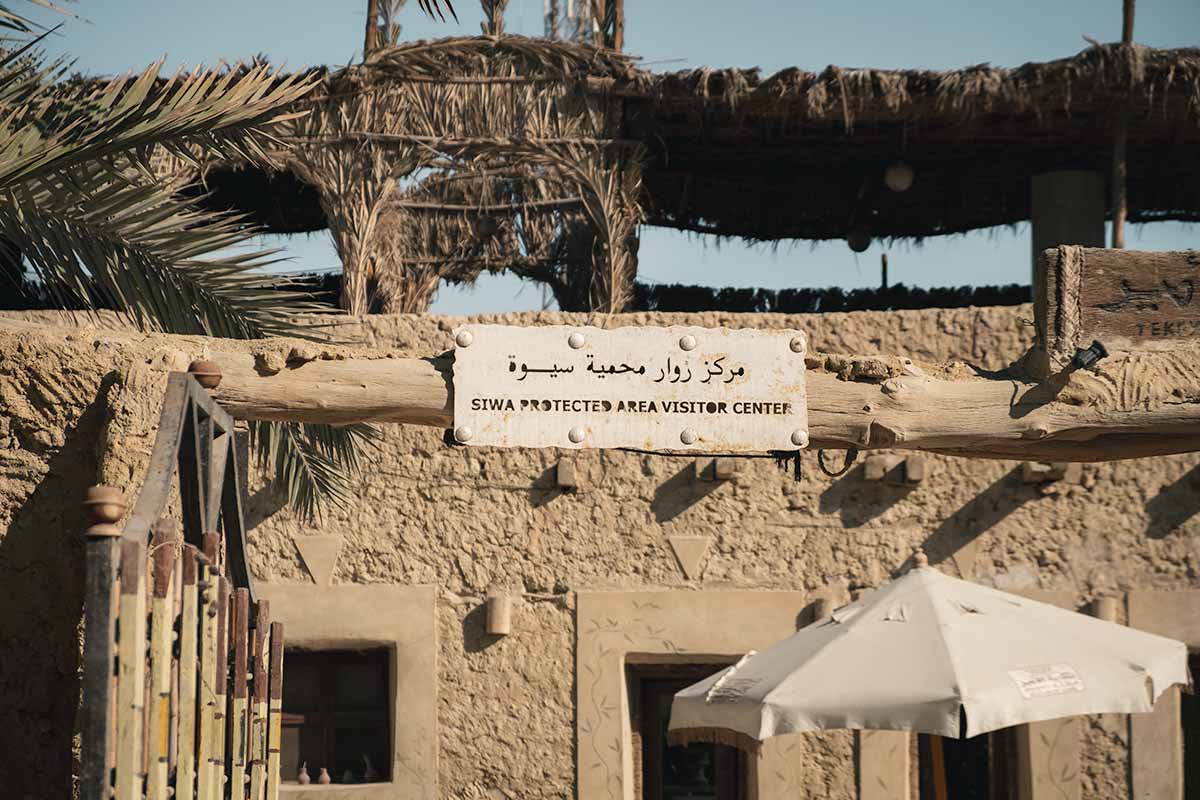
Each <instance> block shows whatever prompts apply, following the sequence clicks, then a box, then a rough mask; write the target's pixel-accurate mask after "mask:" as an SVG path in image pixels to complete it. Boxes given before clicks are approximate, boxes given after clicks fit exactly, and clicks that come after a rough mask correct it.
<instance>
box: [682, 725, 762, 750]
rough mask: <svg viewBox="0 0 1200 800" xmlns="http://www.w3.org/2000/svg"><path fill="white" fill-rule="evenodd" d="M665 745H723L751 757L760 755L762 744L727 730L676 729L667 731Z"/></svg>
mask: <svg viewBox="0 0 1200 800" xmlns="http://www.w3.org/2000/svg"><path fill="white" fill-rule="evenodd" d="M667 743H668V744H670V745H672V746H680V747H686V746H687V745H689V744H723V745H725V746H727V747H736V748H737V749H738V750H741V751H743V752H745V753H750V754H752V755H756V756H761V755H762V742H760V741H759V740H758V739H755V738H754V737H753V736H747V735H746V734H744V733H741V732H739V731H733V730H729V729H728V728H676V729H674V730H669V731H667Z"/></svg>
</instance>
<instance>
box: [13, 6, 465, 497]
mask: <svg viewBox="0 0 1200 800" xmlns="http://www.w3.org/2000/svg"><path fill="white" fill-rule="evenodd" d="M29 2H31V3H34V4H36V5H38V6H42V7H44V8H49V9H52V10H55V11H58V12H62V9H60V8H58V7H57V6H54V5H53V4H52V3H50V2H49V0H29ZM441 4H444V5H445V6H446V8H448V9H449V10H450V11H451V13H453V9H452V8H450V6H449V4H448V3H446V0H421V6H422V8H424V9H426V11H427V13H434V12H435V11H437V12H439V13H440V5H441ZM62 13H65V12H62ZM39 31H40V33H39ZM50 32H52V31H45V30H44V29H41V28H39V26H38V25H36V24H35V23H34V22H32V21H31V20H30V19H29V18H28V17H27V16H25V15H23V14H20V13H17V12H15V11H13V10H12V9H11V8H10V7H9V6H8V5H5V4H3V3H0V243H2V244H3V245H4V247H0V251H3V252H0V257H3V255H4V254H8V258H7V260H8V261H10V262H11V261H12V253H13V251H19V254H20V257H22V258H23V260H24V263H25V264H27V265H28V268H29V269H31V270H32V271H33V273H34V274H35V275H36V276H37V278H38V280H39V281H40V282H41V284H42V285H43V287H44V289H45V291H46V292H47V293H48V294H49V295H50V296H51V297H52V298H53V299H54V301H55V302H56V303H58V304H60V305H63V306H67V307H83V308H95V307H107V308H113V309H116V310H117V311H118V312H120V313H122V314H124V315H125V316H126V317H127V318H128V319H129V320H130V321H132V322H133V323H134V324H136V325H137V326H138V327H140V328H142V329H146V330H157V331H162V332H169V333H187V334H203V335H208V336H220V337H228V338H239V339H246V338H260V337H265V336H302V337H303V336H306V335H308V334H307V332H306V331H305V330H304V329H302V328H299V327H298V326H297V325H296V324H294V323H293V322H291V321H289V320H290V318H292V317H293V316H294V315H295V314H296V313H297V312H298V311H305V310H313V309H314V308H315V307H316V306H315V304H313V303H311V302H310V301H309V298H308V297H307V295H305V294H303V293H301V292H293V291H280V290H279V288H278V286H279V278H278V276H272V275H268V274H265V273H264V271H263V268H264V267H267V266H269V265H270V264H272V263H274V262H275V261H277V260H278V259H277V258H276V251H261V250H260V251H252V252H245V251H237V248H239V247H244V246H245V245H246V244H247V242H248V240H250V239H251V238H252V237H253V236H254V235H256V233H257V231H256V230H255V229H254V228H252V227H251V226H249V225H247V224H246V223H245V221H244V220H243V219H241V218H239V217H236V216H231V215H227V214H217V213H213V212H209V211H205V210H202V209H200V208H198V207H197V206H196V205H194V203H193V201H192V200H191V199H185V198H184V197H183V196H182V195H181V194H180V192H179V189H180V188H181V186H180V185H178V184H177V183H174V182H172V181H169V180H163V179H161V178H159V177H157V176H156V174H155V171H154V169H153V166H152V164H151V157H152V156H154V155H155V154H160V155H161V154H163V153H165V154H168V155H169V156H170V157H173V158H177V159H182V160H184V161H186V162H191V163H196V162H199V161H200V160H203V159H207V158H220V159H240V160H245V161H249V162H252V163H257V164H259V165H262V166H267V167H269V166H271V165H272V163H273V155H272V154H273V153H277V152H279V150H280V149H281V147H282V146H281V145H280V143H279V142H278V141H277V140H276V139H275V138H274V137H273V136H272V134H271V129H272V126H273V125H275V124H278V123H280V122H284V121H286V120H287V119H289V118H293V117H294V116H296V112H294V111H292V110H290V109H292V108H294V104H295V103H296V101H297V100H299V99H300V98H301V97H302V96H303V95H304V94H305V93H307V92H308V91H309V90H310V89H311V88H312V87H313V85H314V83H315V80H314V79H312V78H310V77H308V76H306V75H304V74H296V75H287V74H284V73H283V72H281V71H273V70H272V69H271V68H270V67H269V66H267V65H264V64H257V63H255V64H250V65H239V66H237V67H234V68H222V69H204V68H199V69H196V70H195V71H193V72H190V73H186V74H184V73H176V74H175V75H173V76H171V77H169V78H165V79H164V78H160V77H159V70H160V68H161V67H162V62H161V61H160V62H158V63H155V64H151V65H150V66H149V67H147V68H146V69H145V70H144V71H142V72H141V73H140V74H137V75H130V76H126V77H123V78H118V79H116V80H113V81H110V82H105V83H97V82H93V81H84V80H78V79H76V80H68V76H67V69H68V66H67V65H66V64H65V63H63V62H61V61H56V62H47V61H46V60H45V58H44V57H43V56H42V55H41V54H40V53H39V52H38V51H37V49H36V47H37V45H38V44H39V43H40V41H41V40H42V39H43V38H44V37H45V36H46V35H47V34H48V33H50ZM231 250H233V251H235V252H233V253H232V254H231ZM251 433H252V435H253V437H254V439H255V442H256V450H257V453H258V455H259V459H260V462H262V463H264V464H265V465H267V466H270V467H273V468H274V471H275V475H276V479H277V480H278V481H279V482H281V483H282V485H283V486H284V488H285V489H286V492H287V496H288V499H289V501H290V502H291V504H292V506H293V507H294V508H296V509H297V510H298V511H299V512H300V513H302V514H303V515H305V516H312V515H313V514H314V512H315V511H316V510H317V508H318V505H317V504H318V502H319V501H321V500H326V499H328V500H332V501H334V502H338V501H343V500H345V499H346V498H347V496H348V487H349V485H350V484H349V479H350V477H351V475H352V474H353V473H354V472H355V471H356V470H357V466H358V452H359V450H360V448H361V446H362V445H363V444H364V443H369V442H371V441H373V440H374V439H375V438H376V437H377V432H376V431H375V430H374V429H373V428H371V427H369V426H365V425H357V426H344V427H340V428H332V427H329V426H320V425H299V424H294V423H273V424H256V425H253V426H252V429H251Z"/></svg>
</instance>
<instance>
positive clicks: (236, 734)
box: [229, 589, 250, 800]
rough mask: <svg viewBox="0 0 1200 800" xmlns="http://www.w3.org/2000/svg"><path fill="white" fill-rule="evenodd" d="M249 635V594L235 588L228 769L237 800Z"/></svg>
mask: <svg viewBox="0 0 1200 800" xmlns="http://www.w3.org/2000/svg"><path fill="white" fill-rule="evenodd" d="M249 634H250V593H249V592H248V591H247V590H245V589H238V590H237V591H236V592H234V597H233V626H232V628H231V629H230V639H231V641H232V644H233V687H232V688H233V701H232V703H231V709H232V711H231V716H230V728H229V743H230V748H231V754H230V755H231V761H230V770H229V785H230V792H231V794H230V797H232V798H235V800H240V798H244V797H245V796H246V758H247V755H248V745H249V706H248V702H249V692H248V685H247V680H246V677H247V669H248V661H247V659H248V656H249V653H248V652H247V651H248V644H249V642H248V641H247V640H248V637H249Z"/></svg>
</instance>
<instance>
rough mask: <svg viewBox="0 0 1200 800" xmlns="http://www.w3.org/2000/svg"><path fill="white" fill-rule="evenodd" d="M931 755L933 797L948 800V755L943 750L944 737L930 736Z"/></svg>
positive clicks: (936, 799) (937, 799)
mask: <svg viewBox="0 0 1200 800" xmlns="http://www.w3.org/2000/svg"><path fill="white" fill-rule="evenodd" d="M929 755H930V760H931V761H932V762H933V770H932V771H933V797H934V800H947V797H946V794H947V793H946V756H945V753H943V752H942V737H940V736H930V737H929Z"/></svg>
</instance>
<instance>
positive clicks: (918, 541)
mask: <svg viewBox="0 0 1200 800" xmlns="http://www.w3.org/2000/svg"><path fill="white" fill-rule="evenodd" d="M1031 316H1032V313H1031V311H1030V310H1029V309H1028V308H1019V309H979V310H976V309H967V310H954V311H927V312H901V313H894V314H831V315H824V316H812V317H791V318H788V317H773V316H767V315H728V314H726V315H722V314H712V315H663V316H660V317H654V316H651V315H622V316H620V317H618V318H616V319H615V320H613V322H615V323H616V324H700V325H729V326H756V327H793V326H794V327H801V328H804V329H806V330H808V331H809V334H810V341H811V342H812V347H813V349H814V350H818V351H823V352H832V353H838V352H841V353H873V352H881V353H885V352H891V353H904V354H907V355H911V356H913V357H915V358H919V359H922V360H929V361H940V360H943V359H948V358H954V357H957V358H963V359H965V360H969V361H972V362H974V363H976V364H978V365H979V366H981V367H983V368H989V369H994V368H998V367H1001V366H1004V365H1005V364H1006V363H1008V362H1009V361H1010V360H1012V359H1015V358H1016V357H1017V356H1018V355H1019V354H1020V353H1022V352H1023V351H1024V348H1025V347H1026V346H1027V345H1028V343H1029V341H1030V340H1031V335H1032V331H1031V329H1030V328H1029V327H1028V325H1027V324H1026V323H1025V322H1024V320H1027V319H1029V318H1030V317H1031ZM489 321H498V322H506V323H511V324H531V323H533V322H535V321H536V322H537V323H540V324H558V323H562V322H564V321H569V322H574V323H576V324H578V323H579V322H581V321H582V318H581V317H574V318H570V319H568V320H564V318H563V316H562V315H557V314H542V315H507V316H505V317H502V318H490V320H489ZM459 322H460V320H451V319H438V318H430V317H380V318H367V319H366V320H364V321H363V322H362V323H361V324H359V325H357V326H355V328H356V329H343V331H342V333H343V335H347V334H350V333H353V335H354V337H355V338H358V339H359V340H361V341H366V342H369V343H371V344H373V345H376V346H379V347H399V348H403V349H406V350H417V351H422V350H424V351H430V350H433V351H439V350H443V349H449V348H450V347H451V346H452V345H451V331H452V330H453V328H454V326H455V325H456V324H459ZM561 455H563V456H567V457H569V456H570V454H569V453H565V452H564V453H562V454H561ZM559 456H560V453H558V452H557V451H553V450H541V451H515V450H501V449H492V450H483V449H468V448H447V447H446V446H445V445H443V444H442V441H441V436H440V434H439V433H438V432H437V431H430V430H424V429H417V428H407V429H403V428H400V427H390V428H389V429H388V430H387V438H386V440H385V443H384V445H383V447H382V448H381V450H380V452H379V453H377V454H376V455H375V456H374V457H373V458H372V464H371V467H370V469H369V470H368V471H367V472H368V475H369V478H368V480H367V481H366V482H365V483H364V486H363V488H362V490H361V497H363V499H364V500H365V502H362V503H355V504H353V505H352V507H351V509H350V510H342V511H334V512H333V513H332V514H330V515H329V517H328V518H327V519H326V520H325V521H324V522H323V524H322V525H321V526H320V529H321V532H323V533H331V532H334V533H341V534H342V535H344V536H345V537H346V545H347V546H346V547H345V548H344V549H343V555H342V557H341V560H340V562H339V565H338V569H337V571H336V573H335V576H334V580H335V581H364V582H374V581H382V582H390V581H398V582H402V583H404V582H412V583H425V582H435V583H437V584H439V585H440V586H442V587H443V589H444V596H445V598H446V600H445V603H443V605H442V607H441V610H440V614H441V626H442V630H441V633H442V636H441V650H442V651H441V660H440V669H441V672H442V682H441V690H440V691H441V694H440V698H439V702H440V706H441V723H442V729H441V748H442V750H441V752H442V761H441V775H440V787H441V788H440V791H441V794H442V796H443V797H446V798H477V797H479V798H482V797H502V796H503V797H529V798H565V797H571V785H572V780H573V770H574V761H575V759H574V753H573V746H574V731H573V712H572V702H573V701H572V697H573V691H572V688H571V679H572V678H571V676H572V672H573V655H572V652H571V649H570V641H571V640H570V635H571V626H572V618H571V616H570V614H569V613H567V612H565V611H560V610H558V608H559V606H557V605H553V604H551V603H549V602H548V601H547V599H546V595H550V596H551V597H553V596H561V598H562V599H561V603H562V604H563V605H569V604H570V603H571V602H572V597H573V592H574V591H575V590H578V589H582V588H587V589H601V588H610V589H619V588H630V589H633V588H645V587H662V588H666V587H683V586H695V587H697V588H705V589H722V588H734V587H737V588H795V589H801V590H806V591H808V592H810V593H811V594H812V596H813V597H814V598H815V597H817V596H831V597H833V598H835V599H843V598H845V597H846V595H847V593H848V591H849V590H850V589H852V588H856V587H860V586H874V585H878V584H879V583H881V582H883V581H885V580H887V579H888V577H889V576H890V575H891V574H893V573H894V571H895V570H896V569H897V568H898V567H900V566H901V564H902V563H903V562H904V560H905V559H906V558H907V557H908V555H909V554H910V553H911V551H912V548H913V547H914V546H917V545H922V546H923V547H924V548H925V549H926V551H927V552H928V553H929V555H930V557H931V559H932V560H933V561H934V562H935V563H939V564H941V565H942V568H943V569H946V570H947V571H949V572H950V573H951V574H956V575H964V576H966V577H969V578H971V579H973V580H977V581H981V582H984V583H990V584H994V585H996V586H999V587H1002V588H1010V589H1014V590H1019V589H1026V588H1035V587H1036V588H1042V589H1061V590H1069V591H1074V592H1075V593H1077V595H1078V596H1079V602H1080V604H1081V606H1082V604H1083V603H1085V602H1087V601H1089V600H1090V599H1091V598H1092V597H1094V596H1096V595H1097V594H1105V593H1115V592H1120V591H1124V590H1126V589H1129V588H1133V587H1146V588H1149V587H1154V588H1161V589H1170V588H1181V587H1185V586H1189V585H1192V584H1193V583H1194V582H1195V578H1196V577H1197V570H1198V569H1200V561H1198V559H1200V547H1198V545H1200V537H1198V536H1197V535H1196V534H1197V532H1198V531H1197V529H1196V526H1197V525H1200V521H1197V520H1194V519H1193V518H1192V517H1193V514H1194V512H1195V511H1196V510H1198V509H1200V470H1197V469H1195V467H1196V465H1197V464H1198V463H1200V458H1197V457H1195V456H1180V457H1171V458H1160V459H1149V460H1142V461H1136V462H1121V463H1115V464H1109V465H1086V466H1084V468H1083V475H1084V478H1083V481H1082V483H1081V485H1077V486H1062V487H1049V488H1048V489H1046V490H1043V489H1042V488H1040V487H1037V486H1030V485H1027V484H1024V483H1022V482H1021V480H1020V477H1019V475H1018V474H1017V472H1016V467H1017V462H998V461H982V460H975V461H967V460H961V459H950V458H939V457H930V459H929V477H927V478H926V480H925V481H924V482H923V483H921V484H920V485H919V486H917V487H915V488H904V487H899V486H893V485H889V484H882V483H870V482H866V481H864V480H863V477H862V467H861V466H856V467H855V468H853V469H852V470H851V471H850V472H849V473H848V474H847V475H845V476H843V477H841V478H830V477H827V476H825V475H823V474H821V473H820V472H819V471H818V470H817V468H816V464H815V458H814V457H813V456H811V455H810V456H808V457H806V459H805V477H804V480H802V481H800V482H794V481H793V480H792V479H791V477H790V476H789V475H788V474H786V473H785V472H782V471H780V470H779V469H777V468H776V467H775V465H774V464H773V463H772V462H771V461H769V460H750V461H746V462H744V463H743V466H742V470H743V471H742V474H741V475H740V476H739V479H738V481H737V482H735V483H724V484H718V483H709V482H696V481H695V480H694V479H693V477H692V471H693V470H692V460H691V459H670V458H659V457H652V456H640V455H635V454H628V453H618V452H584V453H583V454H582V455H580V456H579V457H578V467H579V470H580V472H581V474H582V476H583V483H584V487H583V489H582V490H581V491H580V492H578V493H575V494H563V493H561V492H559V491H557V490H556V489H555V488H554V472H553V467H554V465H555V463H556V462H557V460H558V458H559ZM834 460H836V461H840V458H838V457H836V456H835V459H834ZM304 531H305V528H304V526H302V525H300V524H299V523H297V522H296V521H295V520H294V519H292V518H291V517H290V515H288V514H287V513H286V512H284V513H278V514H275V515H274V516H271V517H270V518H269V519H267V520H266V521H265V522H264V523H263V524H262V525H260V526H259V527H258V528H257V529H256V530H255V531H254V532H253V534H252V537H253V540H254V543H253V545H252V547H253V550H254V559H255V562H254V568H255V569H256V571H259V572H260V574H261V575H262V576H263V577H267V576H270V577H271V579H287V580H304V579H306V578H305V576H304V573H303V572H302V571H301V567H300V566H299V565H298V564H297V562H296V559H295V555H294V547H293V546H292V545H290V539H291V538H292V537H293V536H295V535H302V534H303V533H304ZM672 534H689V535H697V534H698V535H708V536H711V537H712V538H713V544H712V546H711V548H710V551H709V556H708V558H707V562H706V564H705V571H704V573H703V579H702V581H687V580H685V579H684V578H683V576H682V575H681V573H680V571H679V568H678V566H677V565H676V562H675V559H674V556H673V555H672V552H671V550H670V548H669V546H668V544H667V537H668V536H670V535H672ZM490 586H507V587H512V588H513V589H516V590H519V591H523V592H526V593H529V596H530V597H529V599H530V600H532V603H528V602H527V604H526V605H524V606H519V607H518V609H517V611H516V613H515V617H514V633H513V635H511V636H509V637H507V638H505V639H502V640H499V641H496V642H493V643H492V644H491V645H490V646H487V647H481V645H480V642H481V640H480V638H479V637H480V636H481V626H482V610H481V608H480V603H481V602H482V599H483V595H484V593H485V592H486V590H487V589H488V588H489V587H490ZM472 615H474V618H473V617H472ZM473 619H474V621H473ZM564 637H565V639H564ZM479 708H485V709H488V713H484V714H478V713H473V712H474V710H476V709H479ZM1084 730H1085V733H1084V741H1085V742H1086V743H1087V749H1086V751H1085V753H1084V758H1083V763H1084V776H1083V778H1082V780H1083V789H1084V792H1083V796H1085V797H1120V796H1123V795H1124V794H1125V792H1126V791H1127V788H1126V787H1127V786H1128V772H1127V771H1128V765H1127V757H1126V754H1125V752H1123V746H1122V747H1121V749H1118V748H1117V746H1116V745H1122V744H1123V742H1124V739H1125V738H1126V733H1124V731H1125V727H1124V725H1118V726H1116V728H1115V729H1114V728H1113V726H1112V725H1109V726H1108V727H1107V728H1106V727H1104V726H1102V725H1100V721H1099V720H1089V721H1088V722H1087V723H1086V724H1085V728H1084ZM496 740H500V741H503V742H504V744H503V746H500V747H496V746H495V745H494V744H493V742H495V741H496ZM851 741H852V740H851V739H850V737H848V736H844V735H838V734H834V735H831V736H828V737H823V738H822V739H821V740H817V739H816V737H813V739H812V740H810V741H806V742H805V743H804V744H805V746H804V749H805V750H806V751H807V752H805V754H804V760H805V762H806V763H808V764H809V765H810V766H809V768H808V775H809V776H810V778H809V781H808V783H807V785H806V787H805V792H804V793H802V794H800V795H797V796H798V797H813V798H817V797H832V798H849V797H852V796H853V793H854V785H855V776H854V770H853V761H852V757H851V754H852V744H851ZM513 748H516V753H514V750H513ZM539 773H541V774H542V777H541V778H540V779H539V778H538V777H537V776H538V774H539Z"/></svg>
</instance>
